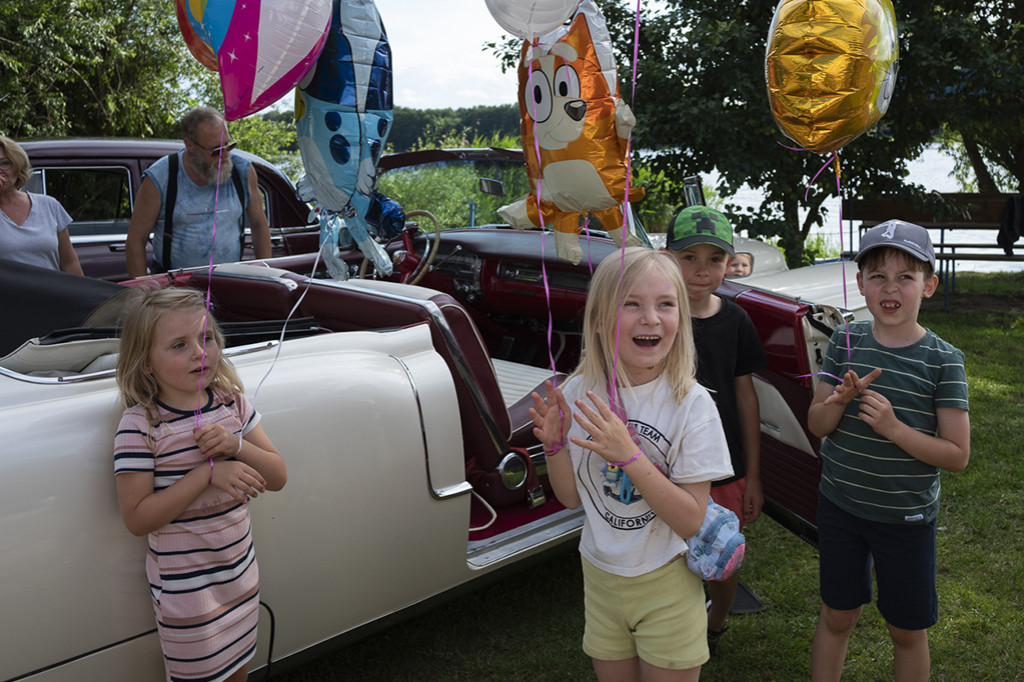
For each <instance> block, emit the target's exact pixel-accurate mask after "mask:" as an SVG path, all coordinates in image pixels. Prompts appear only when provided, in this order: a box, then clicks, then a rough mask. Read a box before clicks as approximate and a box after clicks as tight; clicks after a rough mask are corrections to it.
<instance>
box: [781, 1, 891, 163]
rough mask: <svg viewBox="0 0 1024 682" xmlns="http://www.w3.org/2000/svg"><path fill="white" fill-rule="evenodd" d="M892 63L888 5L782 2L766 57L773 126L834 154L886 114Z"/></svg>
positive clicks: (813, 148) (809, 146) (808, 145)
mask: <svg viewBox="0 0 1024 682" xmlns="http://www.w3.org/2000/svg"><path fill="white" fill-rule="evenodd" d="M898 56H899V48H898V46H897V40H896V13H895V11H894V10H893V7H892V3H891V2H890V0H781V2H779V5H778V7H777V8H776V9H775V16H774V18H773V19H772V25H771V29H769V31H768V46H767V53H766V55H765V78H766V80H767V84H768V100H769V102H770V104H771V108H772V115H773V116H774V117H775V122H776V124H778V126H779V129H780V130H782V132H783V133H784V134H785V135H786V136H787V137H789V138H791V139H792V140H794V141H796V142H797V143H798V144H800V145H801V146H802V147H805V148H806V149H810V150H811V151H814V152H818V153H819V154H826V153H830V152H834V151H836V150H838V149H840V148H841V147H843V146H844V145H846V144H847V143H849V142H850V141H851V140H853V139H854V138H856V137H857V136H859V135H860V134H861V133H863V132H864V131H866V130H868V129H869V128H871V126H873V125H874V124H875V123H877V122H878V120H879V119H880V118H882V116H883V115H884V114H885V111H886V109H888V108H889V100H890V99H891V98H892V91H893V87H894V85H895V82H896V67H897V58H898Z"/></svg>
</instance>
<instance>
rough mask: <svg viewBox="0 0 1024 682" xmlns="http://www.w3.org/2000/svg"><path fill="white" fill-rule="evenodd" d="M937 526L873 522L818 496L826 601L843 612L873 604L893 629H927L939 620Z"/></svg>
mask: <svg viewBox="0 0 1024 682" xmlns="http://www.w3.org/2000/svg"><path fill="white" fill-rule="evenodd" d="M935 527H936V524H935V521H932V522H931V523H928V524H925V525H907V524H902V523H881V522H879V521H868V520H867V519H862V518H860V517H859V516H854V515H853V514H850V513H849V512H847V511H845V510H843V509H840V508H839V507H837V506H836V505H834V504H833V503H831V502H829V501H828V500H827V499H825V498H824V497H822V496H821V495H819V496H818V554H819V557H820V560H819V561H820V563H819V570H818V583H819V586H820V589H821V600H822V601H823V602H824V603H825V605H826V606H828V607H829V608H832V609H836V610H839V611H850V610H853V609H856V608H858V607H860V606H862V605H864V604H869V603H871V572H872V568H873V569H874V574H875V578H876V579H877V581H878V611H879V612H880V613H881V614H882V617H883V618H885V621H886V622H887V623H889V624H890V625H893V626H895V627H898V628H901V629H903V630H924V629H926V628H929V627H931V626H932V625H935V623H936V621H938V619H939V598H938V595H937V594H936V592H935Z"/></svg>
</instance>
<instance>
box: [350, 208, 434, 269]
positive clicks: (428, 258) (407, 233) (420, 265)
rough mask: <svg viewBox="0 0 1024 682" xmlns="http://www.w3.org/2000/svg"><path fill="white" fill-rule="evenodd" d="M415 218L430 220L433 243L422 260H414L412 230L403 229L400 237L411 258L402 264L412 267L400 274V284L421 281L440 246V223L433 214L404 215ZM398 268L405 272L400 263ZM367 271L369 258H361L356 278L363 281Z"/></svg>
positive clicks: (418, 212) (421, 212)
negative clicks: (432, 230)
mask: <svg viewBox="0 0 1024 682" xmlns="http://www.w3.org/2000/svg"><path fill="white" fill-rule="evenodd" d="M415 216H426V217H428V218H430V220H431V222H433V223H434V243H433V244H432V245H431V246H430V247H429V249H428V250H427V251H426V252H425V253H424V256H425V257H424V258H423V259H422V260H419V259H417V258H415V252H414V249H413V243H412V230H409V229H405V230H403V231H402V235H401V236H402V243H403V246H404V248H405V250H406V251H407V252H408V253H409V254H410V255H412V256H413V258H412V259H410V258H408V257H407V259H406V260H405V261H403V263H410V262H411V263H412V266H411V270H408V271H403V272H402V278H401V282H402V284H419V282H420V280H421V279H423V277H424V276H425V275H426V274H427V270H429V269H430V264H431V263H433V262H434V258H435V257H436V256H437V249H438V247H439V246H440V245H441V223H439V222H438V221H437V218H435V217H434V214H433V213H431V212H430V211H422V210H417V211H409V212H408V213H406V214H405V217H406V218H411V217H415ZM393 239H394V238H392V239H391V240H388V243H387V244H385V247H387V245H388V244H390V243H391V241H392V240H393ZM405 267H406V268H408V267H410V266H405ZM398 268H399V269H400V270H405V268H403V267H402V263H400V264H399V266H398ZM369 269H370V259H369V258H363V261H362V263H360V264H359V274H358V275H356V276H357V277H358V278H359V279H365V278H366V277H368V276H369Z"/></svg>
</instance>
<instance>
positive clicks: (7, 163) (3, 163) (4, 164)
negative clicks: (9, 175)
mask: <svg viewBox="0 0 1024 682" xmlns="http://www.w3.org/2000/svg"><path fill="white" fill-rule="evenodd" d="M12 168H14V164H13V163H12V162H11V160H10V159H0V169H3V170H11V169H12Z"/></svg>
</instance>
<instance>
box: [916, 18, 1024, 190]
mask: <svg viewBox="0 0 1024 682" xmlns="http://www.w3.org/2000/svg"><path fill="white" fill-rule="evenodd" d="M912 6H913V11H912V12H909V13H907V14H906V15H905V16H904V17H903V19H902V21H901V24H900V29H901V35H902V38H903V42H904V43H905V48H906V52H907V53H908V56H909V59H910V60H912V61H911V63H910V64H908V68H907V69H905V70H904V71H903V74H901V77H902V78H903V79H905V80H906V81H907V82H906V84H905V85H906V87H908V88H910V89H914V90H917V91H919V92H920V99H919V100H918V102H917V103H916V104H917V105H918V106H915V109H917V111H916V114H917V116H918V117H920V119H921V121H922V122H923V123H924V124H925V125H927V126H929V127H931V128H933V129H935V130H940V129H941V130H944V131H945V132H946V133H947V135H946V136H945V138H944V139H945V140H946V141H947V142H949V141H952V142H953V143H954V144H952V145H950V146H951V147H952V149H953V150H954V151H955V155H956V157H957V159H958V164H959V166H960V167H961V169H966V168H970V169H971V170H972V171H973V173H974V176H975V178H976V184H977V188H978V189H979V190H981V191H983V192H984V191H998V190H999V189H1002V190H1003V191H1012V190H1014V189H1015V190H1016V191H1017V192H1021V191H1024V97H1022V93H1024V57H1022V55H1024V6H1021V5H1020V3H1018V2H1016V1H1015V0H998V1H995V2H968V1H966V0H947V2H943V3H942V4H941V5H933V4H931V3H925V2H915V3H913V4H912ZM901 47H902V46H901ZM955 143H959V144H955ZM1000 185H1001V186H1002V187H1000Z"/></svg>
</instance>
